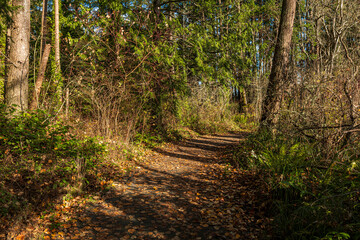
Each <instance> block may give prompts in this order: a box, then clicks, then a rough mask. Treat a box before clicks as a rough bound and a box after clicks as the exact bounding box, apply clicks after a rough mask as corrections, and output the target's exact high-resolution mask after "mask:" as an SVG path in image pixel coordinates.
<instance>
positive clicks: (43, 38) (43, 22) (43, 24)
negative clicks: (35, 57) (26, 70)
mask: <svg viewBox="0 0 360 240" xmlns="http://www.w3.org/2000/svg"><path fill="white" fill-rule="evenodd" d="M47 4H48V1H47V0H43V9H42V14H41V33H40V34H41V39H40V64H41V62H42V57H43V55H42V54H43V52H45V50H44V49H45V45H46V33H47V32H46V15H47Z"/></svg>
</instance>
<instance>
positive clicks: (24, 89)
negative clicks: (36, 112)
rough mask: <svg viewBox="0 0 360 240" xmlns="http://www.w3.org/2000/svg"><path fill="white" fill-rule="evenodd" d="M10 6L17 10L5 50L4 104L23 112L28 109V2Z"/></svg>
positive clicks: (19, 1)
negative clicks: (16, 107)
mask: <svg viewBox="0 0 360 240" xmlns="http://www.w3.org/2000/svg"><path fill="white" fill-rule="evenodd" d="M12 5H13V6H14V7H18V8H17V10H16V11H14V12H13V14H12V20H13V22H12V23H11V25H10V30H9V31H10V32H11V33H10V34H9V35H10V38H9V39H8V45H7V50H6V52H7V53H8V55H7V65H6V71H5V72H6V76H5V89H6V91H5V103H6V104H7V105H8V106H11V105H14V104H15V105H17V106H18V109H19V110H22V111H23V110H26V109H27V108H28V86H29V83H28V74H29V52H30V0H14V1H13V3H12Z"/></svg>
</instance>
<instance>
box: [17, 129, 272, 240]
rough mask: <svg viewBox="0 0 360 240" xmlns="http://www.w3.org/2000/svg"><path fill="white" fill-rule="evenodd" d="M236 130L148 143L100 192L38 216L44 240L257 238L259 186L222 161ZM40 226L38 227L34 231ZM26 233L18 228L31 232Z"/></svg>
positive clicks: (263, 198)
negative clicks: (124, 174)
mask: <svg viewBox="0 0 360 240" xmlns="http://www.w3.org/2000/svg"><path fill="white" fill-rule="evenodd" d="M241 138H242V136H241V135H235V134H232V135H225V136H203V137H200V138H198V139H193V140H186V141H184V142H180V143H176V144H167V145H166V146H165V147H163V148H155V149H154V150H153V152H152V153H150V154H148V155H147V156H146V157H143V158H142V159H141V160H138V161H136V162H135V165H136V167H135V168H134V172H133V174H132V177H131V178H128V179H126V180H123V181H114V182H113V184H112V185H113V188H112V190H111V191H109V192H108V193H107V194H104V195H102V196H96V197H94V198H88V199H83V198H80V197H78V198H75V199H72V200H69V201H67V202H66V201H65V202H64V203H63V204H61V205H58V206H57V207H56V208H55V209H56V211H55V213H52V214H48V215H47V216H45V217H43V218H42V219H39V221H41V222H42V223H43V226H44V227H43V232H42V236H43V238H44V239H140V240H141V239H174V240H176V239H259V238H262V237H263V236H264V233H265V230H266V229H267V228H268V226H269V224H270V222H271V220H270V218H268V217H266V207H267V204H266V203H267V201H268V198H269V195H268V191H267V189H266V184H264V182H263V181H262V179H261V178H260V177H259V176H258V175H257V174H256V173H254V172H251V171H241V170H238V169H235V168H233V167H232V166H231V165H229V164H228V163H227V161H228V158H227V156H226V155H225V151H224V150H226V149H227V148H228V147H230V146H232V145H234V144H237V143H238V142H239V140H240V139H241ZM37 231H39V230H37ZM31 234H32V233H31V231H30V232H29V231H27V232H25V233H22V234H21V235H20V236H18V237H19V239H21V237H22V236H23V235H24V236H25V235H27V236H31Z"/></svg>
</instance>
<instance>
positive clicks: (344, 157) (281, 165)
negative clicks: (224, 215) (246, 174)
mask: <svg viewBox="0 0 360 240" xmlns="http://www.w3.org/2000/svg"><path fill="white" fill-rule="evenodd" d="M359 150H360V145H359V144H358V143H357V145H356V146H354V145H352V146H351V147H350V146H349V147H348V148H342V149H338V151H335V152H337V154H336V155H332V156H328V154H326V153H324V152H323V151H322V149H321V147H319V145H318V144H317V143H316V142H309V141H306V140H304V139H301V138H298V139H294V138H290V137H286V136H276V137H274V136H272V135H271V134H268V133H256V134H253V135H251V136H250V137H249V138H248V140H247V142H246V143H244V144H243V145H242V146H240V147H239V148H238V149H237V150H236V151H235V152H234V155H233V156H234V160H236V164H237V165H238V167H240V168H243V169H253V170H256V171H259V172H261V173H262V175H263V176H264V177H265V178H266V180H267V181H268V182H269V185H270V188H271V193H272V199H271V202H272V207H271V211H270V212H271V214H272V215H274V226H273V229H272V236H273V237H274V239H360V204H359V202H360V160H359V159H358V158H357V154H356V152H358V151H359Z"/></svg>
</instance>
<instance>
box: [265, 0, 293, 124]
mask: <svg viewBox="0 0 360 240" xmlns="http://www.w3.org/2000/svg"><path fill="white" fill-rule="evenodd" d="M295 10H296V0H284V1H283V5H282V10H281V18H280V25H279V32H278V37H277V40H276V46H275V52H274V58H273V63H272V68H271V73H270V77H269V84H268V87H267V92H266V96H265V99H264V102H263V105H262V113H261V118H260V122H261V125H262V126H267V127H272V126H273V125H274V124H275V123H276V121H277V119H278V112H279V110H280V104H281V98H282V95H283V92H284V91H283V90H284V88H285V87H286V85H287V67H288V63H289V52H290V45H291V38H292V33H293V26H294V17H295Z"/></svg>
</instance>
